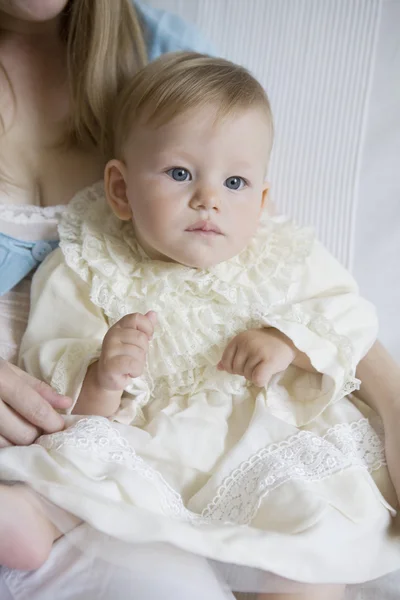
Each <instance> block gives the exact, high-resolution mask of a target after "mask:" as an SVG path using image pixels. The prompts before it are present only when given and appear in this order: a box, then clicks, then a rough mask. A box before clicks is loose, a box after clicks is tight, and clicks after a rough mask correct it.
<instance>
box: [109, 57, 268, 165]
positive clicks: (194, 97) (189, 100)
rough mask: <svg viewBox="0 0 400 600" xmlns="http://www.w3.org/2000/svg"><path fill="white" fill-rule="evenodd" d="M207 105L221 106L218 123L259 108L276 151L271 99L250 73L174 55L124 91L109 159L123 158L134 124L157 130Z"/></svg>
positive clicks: (213, 60) (208, 60) (136, 78)
mask: <svg viewBox="0 0 400 600" xmlns="http://www.w3.org/2000/svg"><path fill="white" fill-rule="evenodd" d="M209 104H214V105H217V106H218V110H217V115H216V118H217V119H220V118H223V117H224V116H226V115H228V114H229V113H231V112H233V111H236V110H246V109H249V108H259V109H260V110H261V111H262V112H264V114H265V116H266V118H267V121H268V123H269V124H270V133H271V135H270V144H271V146H272V139H273V120H272V112H271V107H270V103H269V100H268V96H267V94H266V92H265V91H264V89H263V87H262V86H261V84H260V83H259V82H258V81H257V80H256V79H255V78H254V77H253V76H252V75H251V74H250V72H249V71H247V69H245V68H244V67H241V66H239V65H236V64H234V63H232V62H230V61H228V60H225V59H223V58H214V57H210V56H207V55H204V54H198V53H195V52H174V53H171V54H166V55H164V56H161V57H160V58H159V59H157V60H156V61H154V62H152V63H150V64H149V65H147V66H146V67H145V68H144V69H142V70H141V71H139V72H138V73H137V74H136V75H135V76H134V77H133V79H132V80H131V81H130V82H129V83H128V84H127V85H126V87H125V88H124V89H123V91H122V92H121V94H120V96H119V98H118V99H117V104H116V106H115V107H114V122H113V123H112V130H113V135H110V139H112V144H111V146H110V148H109V152H108V155H109V156H108V158H112V157H118V158H121V154H122V153H123V148H124V145H125V143H126V141H127V139H128V137H129V136H130V135H131V133H132V129H134V127H135V126H136V125H145V126H153V127H155V128H156V127H159V126H161V125H163V124H165V123H168V122H169V121H171V120H172V119H173V118H174V117H175V116H177V115H178V114H182V113H183V112H185V111H187V110H189V109H192V108H201V107H203V106H205V105H209ZM270 149H271V148H269V150H270Z"/></svg>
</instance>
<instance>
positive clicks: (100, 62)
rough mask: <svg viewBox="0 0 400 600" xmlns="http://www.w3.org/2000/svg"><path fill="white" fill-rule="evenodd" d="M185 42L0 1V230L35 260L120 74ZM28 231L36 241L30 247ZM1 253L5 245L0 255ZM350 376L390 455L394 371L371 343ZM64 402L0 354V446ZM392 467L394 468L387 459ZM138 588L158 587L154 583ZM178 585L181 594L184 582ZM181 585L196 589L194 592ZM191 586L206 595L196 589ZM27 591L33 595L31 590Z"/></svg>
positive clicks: (89, 175)
mask: <svg viewBox="0 0 400 600" xmlns="http://www.w3.org/2000/svg"><path fill="white" fill-rule="evenodd" d="M146 46H147V47H146ZM183 48H187V49H194V50H198V51H200V52H210V48H209V47H208V46H207V44H206V43H205V42H203V41H202V40H201V38H199V36H198V34H197V33H196V32H195V31H193V29H190V28H188V27H186V26H185V25H184V24H183V23H182V22H181V21H178V20H171V18H170V17H169V16H167V15H166V14H165V13H159V12H157V11H153V10H152V9H150V8H149V7H148V6H146V5H144V4H143V5H142V4H141V3H139V2H137V3H136V4H135V8H132V6H131V4H130V1H129V0H113V2H110V0H70V1H69V2H67V0H46V1H45V2H43V0H0V64H1V74H0V116H1V127H2V130H3V131H2V132H1V137H0V140H1V141H0V202H2V203H3V210H1V208H0V225H1V224H3V228H0V231H3V232H4V230H6V231H5V232H6V233H7V235H8V236H9V237H12V238H18V239H22V241H23V242H26V244H25V246H24V249H25V250H26V249H28V250H29V252H30V254H31V255H32V256H33V259H34V261H36V262H35V264H38V262H40V260H43V258H44V256H45V255H46V253H47V252H48V251H50V250H51V248H52V243H54V241H55V236H56V231H55V226H56V222H57V216H58V214H59V212H60V211H61V208H60V205H64V204H65V203H67V202H68V200H69V199H70V198H71V197H72V196H73V195H74V194H75V192H77V191H78V190H79V189H81V188H82V187H84V186H86V185H89V184H91V183H93V182H94V181H96V180H97V179H99V178H100V177H101V176H102V171H103V159H102V155H101V148H102V146H103V144H105V143H106V140H105V137H104V136H105V134H104V130H103V128H102V124H103V123H104V122H105V119H106V115H107V106H108V102H109V99H110V98H112V97H113V96H114V95H115V94H116V93H118V89H119V86H120V82H121V81H122V80H123V79H124V78H125V77H126V76H129V75H130V74H131V73H134V72H135V71H136V70H137V68H139V67H140V66H141V65H142V64H144V62H145V61H146V54H147V57H148V58H150V59H152V58H154V57H155V56H157V55H158V54H159V53H161V52H165V51H168V50H177V49H183ZM5 206H7V209H5ZM39 207H43V208H39ZM10 214H11V216H10ZM32 239H34V240H35V242H36V243H35V244H33V245H31V247H29V244H28V242H30V241H31V240H32ZM43 242H44V243H43ZM10 257H11V253H8V254H7V252H5V253H3V257H1V255H0V263H5V262H6V261H9V260H10ZM2 266H3V267H4V264H3V265H2ZM6 267H7V265H6ZM3 273H6V274H7V278H8V277H10V279H12V276H13V273H15V269H13V268H12V264H11V262H10V263H9V264H8V268H7V270H6V269H4V270H3V271H2V278H3V279H2V281H4V278H5V275H4V276H3ZM10 287H11V285H10ZM2 298H3V300H2V303H1V304H0V320H1V321H0V327H1V329H0V345H1V344H2V350H1V351H0V353H1V355H2V356H3V358H7V359H11V360H13V359H15V354H16V349H17V346H18V341H19V337H20V335H21V334H22V331H23V327H24V323H25V322H26V316H27V309H28V298H29V282H27V281H22V282H21V283H20V284H19V285H18V286H17V288H16V289H15V290H14V291H13V292H10V293H9V294H6V295H5V296H3V297H2ZM359 376H360V378H362V380H363V390H362V394H363V398H364V399H365V401H366V402H367V403H368V404H370V405H371V406H373V407H374V408H376V409H377V410H378V411H379V412H380V413H381V414H382V416H383V418H384V420H385V423H386V426H387V444H388V457H389V460H390V458H391V457H392V456H396V455H398V454H399V451H400V442H399V441H398V440H397V437H396V436H395V435H394V434H395V430H396V427H397V424H399V423H400V418H399V417H398V414H400V408H397V405H398V403H397V398H396V394H397V389H398V386H397V384H398V382H399V381H400V373H399V370H398V368H397V365H395V364H394V362H393V361H392V360H391V359H390V357H389V356H388V355H387V353H386V352H385V351H384V349H383V348H382V347H381V346H380V345H378V344H377V345H376V346H375V347H374V348H373V349H372V350H371V351H370V353H369V354H368V356H367V357H366V358H365V359H364V361H363V362H362V364H361V365H360V369H359ZM375 399H379V403H378V402H377V401H376V400H375ZM68 403H69V400H68V399H67V398H63V397H59V396H58V395H57V394H56V393H55V392H54V391H52V390H51V389H50V388H49V387H48V386H46V385H45V384H43V383H42V382H38V381H35V380H34V379H33V378H31V377H29V376H27V375H26V374H25V373H23V372H22V371H20V370H19V369H18V368H17V367H15V366H13V365H12V364H11V363H10V362H5V360H3V361H2V362H1V363H0V447H5V446H7V445H10V444H17V445H18V444H29V443H31V442H32V441H33V440H34V439H35V438H36V437H37V435H38V433H39V432H40V431H45V432H49V433H50V432H54V431H57V430H58V429H60V428H62V425H63V423H62V420H61V417H60V416H59V415H58V414H57V412H56V411H55V410H54V409H55V408H64V407H66V406H68ZM399 473H400V469H399ZM392 477H393V478H394V479H396V472H395V469H394V468H393V469H392ZM395 483H396V481H395ZM399 483H400V482H399ZM398 489H400V486H399V487H398ZM160 560H161V563H163V564H164V562H163V561H164V558H162V559H160ZM50 562H51V561H50ZM196 569H197V566H196ZM87 572H88V571H87V570H86V573H85V575H87ZM98 572H99V571H98V570H97V571H96V573H98ZM196 572H197V573H200V571H199V570H198V569H197V571H196ZM158 576H159V575H158ZM95 577H96V576H93V575H92V576H91V580H90V581H91V585H92V584H93V581H94V579H95ZM14 579H15V578H14ZM205 579H206V577H205V576H204V577H203V576H202V578H201V579H198V581H203V583H204V580H205ZM194 580H195V577H194ZM26 585H27V584H26V582H25V589H27V588H26ZM60 585H61V582H60ZM62 585H63V586H64V585H66V584H64V582H63V584H62ZM75 585H76V584H75ZM213 585H215V586H216V587H215V590H216V591H215V594H216V595H215V598H217V597H218V598H219V597H223V596H222V591H218V589H217V588H218V585H217V584H215V582H214V583H213V584H211V583H210V582H209V584H208V587H207V590H208V596H207V597H210V598H211V597H212V592H211V591H210V590H211V589H212V586H213ZM196 587H197V583H196ZM101 589H102V588H101V587H99V589H98V590H97V591H96V590H94V591H93V598H97V597H101V596H100V592H99V590H101ZM53 592H54V590H53ZM164 592H165V590H164ZM26 593H27V594H28V592H26ZM111 593H113V591H112V590H111ZM146 593H149V597H156V596H155V595H154V594H155V592H154V591H153V592H146ZM180 593H182V594H183V595H182V597H189V596H188V591H187V590H186V592H184V591H182V590H181V592H180ZM190 593H191V596H190V597H192V598H194V597H195V595H194V594H195V592H194V591H193V590H191V592H190ZM196 593H198V594H199V595H198V597H199V598H200V597H204V595H203V596H202V595H201V593H199V589H197V592H196ZM220 594H221V595H220ZM166 595H167V594H166ZM172 595H173V596H174V597H175V598H176V597H177V596H176V593H175V592H173V593H172ZM26 597H29V598H33V593H30V595H29V594H28V595H27V596H26ZM43 597H44V596H43V594H42V595H41V596H40V598H43ZM48 597H49V598H50V597H53V596H51V595H49V596H48ZM58 597H59V596H58ZM73 597H77V596H76V595H75V596H73ZM88 597H89V596H88V595H85V598H88ZM106 597H107V596H106ZM122 597H127V596H126V595H121V598H122ZM140 597H142V596H140ZM143 597H145V594H144V595H143Z"/></svg>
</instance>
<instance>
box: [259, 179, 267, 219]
mask: <svg viewBox="0 0 400 600" xmlns="http://www.w3.org/2000/svg"><path fill="white" fill-rule="evenodd" d="M268 192H269V183H268V181H265V182H264V184H263V189H262V195H261V209H260V216H261V214H262V212H263V210H264V209H265V207H266V206H267V196H268Z"/></svg>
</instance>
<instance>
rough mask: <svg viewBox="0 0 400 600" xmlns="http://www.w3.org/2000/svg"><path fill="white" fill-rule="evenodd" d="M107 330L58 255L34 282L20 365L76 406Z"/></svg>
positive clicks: (85, 288) (57, 253) (79, 282)
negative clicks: (84, 381) (65, 396)
mask: <svg viewBox="0 0 400 600" xmlns="http://www.w3.org/2000/svg"><path fill="white" fill-rule="evenodd" d="M108 328H109V325H108V323H107V321H106V319H105V317H104V315H103V312H102V311H101V310H100V309H99V308H98V307H96V306H95V305H94V304H93V303H92V302H91V301H90V297H89V286H88V285H87V284H86V283H85V282H84V281H83V280H82V279H81V278H80V277H79V276H78V275H77V274H76V273H74V272H73V271H72V269H70V268H69V267H68V266H67V265H66V264H65V262H64V258H63V255H62V251H61V250H60V249H58V250H56V251H55V252H53V253H52V254H51V255H50V256H49V257H48V258H47V259H46V260H45V261H44V262H43V264H42V265H41V266H40V268H39V269H38V271H37V272H36V274H35V276H34V278H33V282H32V291H31V310H30V316H29V322H28V327H27V330H26V332H25V335H24V337H23V339H22V343H21V349H20V365H21V366H22V367H23V368H24V369H25V370H26V371H27V372H28V373H30V374H32V375H34V376H35V377H37V378H38V379H41V380H43V381H46V382H47V383H49V384H50V385H51V386H53V387H54V389H56V390H57V391H58V392H59V393H62V394H66V395H68V396H70V397H71V398H72V399H73V400H74V404H75V402H76V400H77V399H78V396H79V392H80V389H81V387H82V383H83V380H84V378H85V375H86V371H87V369H88V367H89V365H90V364H91V363H92V362H94V361H95V360H96V359H97V358H98V357H99V356H100V351H101V345H102V341H103V338H104V335H105V334H106V332H107V331H108ZM71 410H72V408H71V409H69V411H71Z"/></svg>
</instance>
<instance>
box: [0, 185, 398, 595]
mask: <svg viewBox="0 0 400 600" xmlns="http://www.w3.org/2000/svg"><path fill="white" fill-rule="evenodd" d="M60 239H61V248H62V250H61V249H60V250H57V251H55V252H54V253H53V254H52V255H51V256H50V257H48V258H47V259H46V260H45V262H44V264H43V265H42V267H41V268H40V269H39V270H38V272H37V274H36V275H35V277H34V282H33V286H32V308H31V315H30V321H29V326H28V330H27V332H26V335H25V337H24V340H23V343H22V350H21V356H22V363H23V366H24V367H25V368H26V369H27V370H28V371H29V372H31V373H32V374H34V375H36V376H38V377H41V378H44V379H46V380H47V381H48V382H49V383H50V384H51V385H53V386H55V387H57V388H58V389H59V390H60V391H62V392H63V393H67V394H69V395H71V396H72V397H73V398H75V399H76V398H77V396H78V394H79V390H80V387H81V384H82V381H83V378H84V375H85V372H86V369H87V366H88V365H89V364H90V363H91V362H92V361H93V360H96V358H97V357H98V356H99V353H100V350H101V343H102V338H103V337H104V335H105V333H106V331H107V330H108V328H109V327H110V325H112V324H113V323H115V322H116V321H117V320H119V319H120V318H121V317H122V316H124V315H125V314H128V313H131V312H141V313H145V312H147V311H148V310H150V309H152V310H155V311H156V312H157V314H158V325H157V328H156V332H155V335H154V339H153V341H152V343H151V346H150V350H149V354H148V363H147V367H146V370H145V373H144V375H143V376H142V377H139V378H137V379H133V380H132V381H131V383H130V385H129V386H128V387H127V388H126V390H125V393H124V396H123V400H122V403H121V407H120V409H119V410H118V411H117V412H116V414H115V415H114V417H113V418H112V419H109V420H108V419H105V418H101V417H85V418H83V417H77V416H74V417H66V419H67V422H68V423H69V424H70V426H69V428H68V429H66V430H65V431H64V432H61V433H57V434H53V435H47V436H42V438H40V440H39V441H38V443H37V444H35V445H33V446H31V447H29V448H23V447H20V448H10V449H6V450H5V451H3V452H2V453H1V454H0V478H2V479H10V480H20V481H25V482H27V483H29V484H30V485H31V486H32V488H33V489H35V490H36V491H37V492H39V493H40V494H42V496H43V497H44V498H46V499H48V500H50V501H51V502H53V503H54V504H55V505H57V506H58V507H61V508H63V509H65V510H67V511H69V512H70V513H72V514H74V515H76V516H78V517H79V518H81V519H83V520H84V521H86V522H87V523H89V524H91V525H92V526H93V527H94V528H95V529H96V530H98V531H100V532H103V533H104V534H107V535H108V536H110V538H111V539H117V540H120V541H121V542H124V543H125V544H126V547H129V544H133V543H135V544H137V543H150V542H167V543H170V544H172V545H174V546H176V547H178V548H181V549H184V550H188V551H190V552H193V553H195V554H200V555H203V556H205V557H207V558H211V559H215V560H217V561H220V562H223V563H234V564H237V565H244V566H247V567H253V568H259V569H262V570H263V571H270V572H273V573H276V574H278V575H281V576H284V577H287V578H289V579H293V580H297V581H306V582H310V583H318V582H346V583H355V582H359V581H365V580H368V579H373V578H375V577H378V576H380V575H383V574H385V573H387V572H390V571H392V570H395V569H396V568H397V567H398V564H399V562H400V544H399V540H398V538H396V537H394V536H393V535H392V532H391V526H392V518H393V516H394V514H395V511H394V509H393V508H392V507H393V506H395V494H394V490H393V488H392V485H391V483H390V480H389V477H388V472H387V469H386V467H385V459H384V452H383V446H382V441H381V432H380V428H379V423H378V422H377V420H376V417H375V416H374V415H373V414H372V413H370V411H369V410H367V408H366V407H365V406H364V405H362V403H358V402H356V401H355V400H352V399H349V398H348V397H347V396H348V394H349V393H350V392H351V391H353V390H354V389H355V387H356V386H357V380H356V379H355V377H354V373H355V368H356V365H357V363H358V361H359V360H360V359H361V357H362V356H363V355H364V354H365V353H366V352H367V351H368V349H369V347H370V346H371V344H372V343H373V341H374V339H375V336H376V330H377V326H376V317H375V312H374V310H373V308H372V307H371V305H369V304H368V303H367V302H366V301H364V300H362V299H361V298H360V297H359V296H358V292H357V287H356V285H355V283H354V281H353V280H352V278H351V277H350V275H349V274H348V273H347V272H346V271H345V270H344V269H343V268H342V267H341V266H340V265H339V264H338V263H337V262H336V261H335V260H334V259H333V258H332V257H331V256H330V255H329V254H328V253H327V252H326V250H324V248H323V247H322V246H321V245H320V244H318V243H317V242H316V241H315V240H314V238H313V235H312V234H311V232H309V231H307V230H304V229H299V228H297V227H296V226H295V225H294V224H292V223H291V222H290V221H288V220H286V219H283V218H276V219H266V220H265V221H264V222H263V224H262V226H261V227H260V230H259V232H258V234H257V236H256V237H255V239H254V240H253V242H252V243H251V244H250V245H249V247H248V248H247V249H246V250H245V251H243V252H242V253H241V254H240V255H239V256H238V257H235V258H233V259H231V260H229V261H227V262H225V263H222V264H220V265H218V266H216V267H213V268H211V269H209V270H207V271H199V270H196V269H192V268H188V267H184V266H182V265H178V264H171V263H163V262H158V261H151V260H149V259H148V258H147V257H146V255H145V254H144V253H143V251H142V250H141V249H140V247H139V246H138V245H137V244H136V242H135V239H134V236H133V232H132V229H131V225H130V224H129V223H123V222H120V221H118V220H117V219H116V218H115V217H114V216H113V215H112V214H111V212H110V211H109V209H108V207H107V206H106V203H105V201H104V197H103V189H102V185H101V184H97V185H96V186H92V187H91V188H88V189H87V190H84V191H83V192H82V193H80V194H78V195H77V197H76V198H75V200H73V201H72V202H71V203H70V205H69V206H68V209H67V210H66V212H65V213H64V217H63V220H62V224H61V226H60ZM267 325H269V326H273V327H276V328H278V329H279V330H281V331H283V332H284V333H285V334H286V335H287V336H289V337H290V338H291V339H292V340H293V342H294V343H295V345H296V346H297V347H298V348H299V349H300V350H301V351H302V352H304V353H306V354H307V355H308V356H309V358H310V360H311V362H312V364H313V366H314V367H315V369H316V370H317V371H318V372H319V373H318V374H312V373H306V372H304V371H302V370H301V369H298V368H297V367H293V366H292V367H289V369H287V371H286V372H284V373H282V374H279V375H276V376H275V377H274V378H273V380H272V382H271V384H270V385H269V386H268V387H267V389H259V388H255V387H254V386H253V385H251V384H249V383H248V382H246V381H245V380H244V378H242V377H239V376H232V375H228V374H227V373H222V372H219V371H217V369H216V365H217V364H218V362H219V360H220V358H221V355H222V352H223V350H224V348H225V347H226V345H227V343H228V342H229V340H230V339H231V338H232V337H233V336H234V335H236V334H237V333H239V332H241V331H244V330H246V329H248V328H250V327H262V326H267ZM368 417H371V418H370V419H368ZM355 557H356V558H355Z"/></svg>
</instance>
